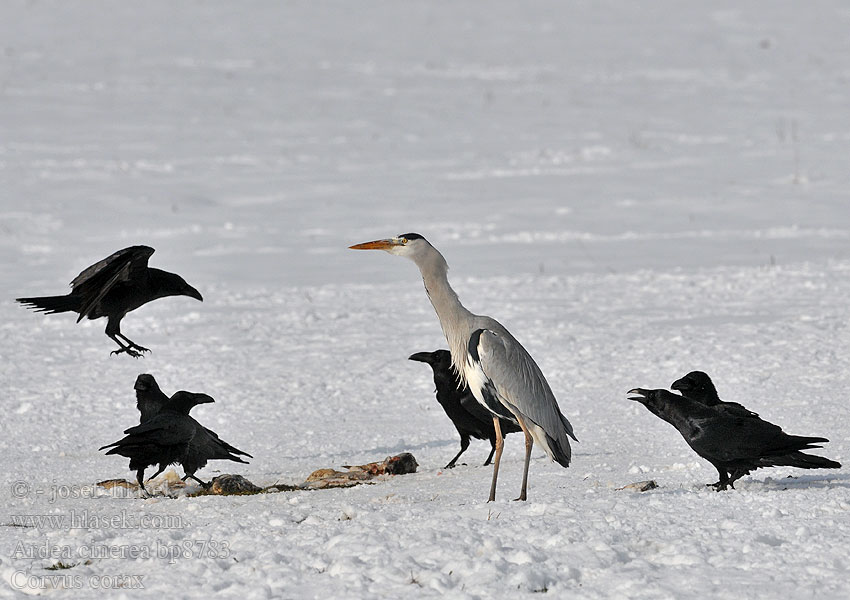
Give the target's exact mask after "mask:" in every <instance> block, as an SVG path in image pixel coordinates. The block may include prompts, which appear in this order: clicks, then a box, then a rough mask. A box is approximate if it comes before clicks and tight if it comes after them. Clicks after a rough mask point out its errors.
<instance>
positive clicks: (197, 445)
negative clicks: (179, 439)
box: [189, 427, 254, 464]
mask: <svg viewBox="0 0 850 600" xmlns="http://www.w3.org/2000/svg"><path fill="white" fill-rule="evenodd" d="M189 452H190V453H193V454H196V455H197V456H198V457H200V458H202V459H203V461H204V462H206V461H207V460H209V459H212V458H220V459H227V460H232V461H235V462H241V463H245V464H248V463H247V461H245V460H242V459H241V458H239V457H238V456H236V455H237V454H241V455H242V456H247V457H248V458H254V457H253V456H251V455H250V454H248V453H247V452H243V451H242V450H239V449H238V448H234V447H233V446H231V445H230V444H228V443H227V442H225V441H223V440H222V439H221V438H219V437H218V434H216V432H214V431H213V430H211V429H207V428H206V427H199V428H198V434H197V435H196V436H195V438H194V439H193V440H192V442H191V444H190V446H189Z"/></svg>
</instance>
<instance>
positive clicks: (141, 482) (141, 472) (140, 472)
mask: <svg viewBox="0 0 850 600" xmlns="http://www.w3.org/2000/svg"><path fill="white" fill-rule="evenodd" d="M136 481H138V482H139V487H140V488H141V490H142V497H143V498H150V494H149V493H148V491H147V490H146V489H145V470H144V469H139V470H138V471H136Z"/></svg>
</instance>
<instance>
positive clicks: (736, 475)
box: [729, 469, 749, 490]
mask: <svg viewBox="0 0 850 600" xmlns="http://www.w3.org/2000/svg"><path fill="white" fill-rule="evenodd" d="M747 473H749V471H747V470H744V469H735V470H734V471H732V473H730V477H729V487H730V488H732V489H733V490H734V489H735V486H734V485H733V484H734V483H735V482H736V481H738V480H739V479H740V478H741V477H743V476H744V475H746V474H747Z"/></svg>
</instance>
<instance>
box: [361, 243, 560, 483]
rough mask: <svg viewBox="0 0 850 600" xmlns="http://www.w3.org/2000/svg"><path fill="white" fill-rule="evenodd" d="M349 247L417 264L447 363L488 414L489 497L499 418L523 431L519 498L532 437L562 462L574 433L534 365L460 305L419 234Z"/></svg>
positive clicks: (503, 332) (438, 257) (500, 329)
mask: <svg viewBox="0 0 850 600" xmlns="http://www.w3.org/2000/svg"><path fill="white" fill-rule="evenodd" d="M352 248H354V249H362V250H386V251H387V252H389V253H390V254H396V255H399V256H404V257H406V258H410V259H411V260H413V261H414V262H415V263H416V265H417V266H418V267H419V270H420V272H421V273H422V280H423V282H424V284H425V291H426V292H427V293H428V298H429V299H430V300H431V304H432V306H433V307H434V311H435V312H436V313H437V318H438V319H439V320H440V326H441V327H442V329H443V333H444V334H445V336H446V341H447V342H448V344H449V351H450V352H451V355H452V365H453V366H454V368H455V370H456V371H457V372H458V373H459V374H460V375H461V377H462V379H463V381H464V382H465V383H466V384H467V385H468V386H469V389H470V391H471V392H472V394H473V395H474V396H475V398H476V400H478V402H480V403H481V404H482V406H484V407H485V408H487V410H489V411H490V412H491V413H492V414H493V417H494V426H495V428H496V433H497V444H496V457H495V460H494V465H493V482H492V485H491V489H490V500H493V499H495V487H496V479H497V477H498V472H499V460H500V458H501V453H502V435H501V432H500V428H499V424H498V419H499V418H500V417H501V418H507V419H510V420H512V421H515V422H517V423H518V424H519V426H520V427H521V428H522V430H523V432H524V433H525V439H526V457H525V470H524V475H523V485H522V490H521V492H520V497H519V499H521V500H525V497H526V487H527V485H526V484H527V475H528V464H529V460H530V457H531V448H532V445H533V442H535V441H536V442H537V443H538V445H540V446H541V447H542V448H543V450H544V451H545V452H546V454H547V455H548V456H549V458H551V459H552V460H553V461H555V462H557V463H558V464H560V465H562V466H564V467H566V466H568V465H569V463H570V455H571V452H570V442H569V439H568V438H569V437H572V438H573V439H576V438H575V435H574V434H573V430H572V426H571V425H570V422H569V421H568V420H567V418H566V417H564V415H563V414H561V411H560V409H559V407H558V403H557V401H556V400H555V395H554V394H553V393H552V390H551V388H550V387H549V384H548V382H547V381H546V378H545V377H544V376H543V373H542V372H541V370H540V367H538V366H537V363H535V362H534V359H533V358H531V355H530V354H529V353H528V352H527V351H526V349H525V348H523V346H522V344H520V343H519V342H518V341H517V340H516V338H514V337H513V336H512V335H511V334H510V332H509V331H508V330H507V329H506V328H505V327H504V326H503V325H502V324H501V323H499V322H498V321H496V320H495V319H492V318H490V317H487V316H483V315H476V314H473V313H472V312H470V311H469V310H467V309H466V308H465V307H464V306H463V305H462V304H461V302H460V300H459V299H458V297H457V294H456V293H455V291H454V290H453V289H452V287H451V286H450V285H449V281H448V264H447V263H446V261H445V259H444V258H443V256H442V254H440V253H439V252H438V251H437V249H436V248H434V247H433V246H432V245H431V244H430V243H428V241H427V240H426V239H425V238H423V237H422V236H420V235H418V234H412V233H410V234H404V235H401V236H398V237H396V238H391V239H387V240H378V241H375V242H367V243H365V244H358V245H356V246H352Z"/></svg>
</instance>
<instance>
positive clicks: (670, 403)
mask: <svg viewBox="0 0 850 600" xmlns="http://www.w3.org/2000/svg"><path fill="white" fill-rule="evenodd" d="M628 393H629V394H634V395H635V396H633V397H630V398H629V399H630V400H635V401H637V402H640V403H641V404H643V405H644V406H645V407H646V408H647V409H648V410H649V411H650V412H651V413H652V414H654V415H655V416H657V417H660V418H661V419H664V420H665V421H667V422H668V423H670V424H671V425H672V426H673V427H675V428H676V429H677V430H678V431H679V433H680V434H682V437H683V438H685V441H686V442H687V443H688V445H689V446H690V447H691V448H692V449H693V451H694V452H696V453H697V454H699V455H700V456H701V457H702V458H704V459H705V460H707V461H708V462H710V463H711V464H712V465H714V468H715V469H717V472H718V473H719V474H720V480H719V481H718V482H717V483H713V484H709V485H711V486H713V487H714V488H715V489H716V490H718V491H720V490H725V489H726V488H727V486H728V487H731V488H733V489H734V488H735V486H734V485H733V484H734V483H735V481H736V480H737V479H738V478H740V477H742V476H743V475H745V474H747V473H749V472H750V471H752V470H755V469H758V468H760V467H772V466H790V467H799V468H801V469H838V468H840V467H841V465H840V464H839V463H837V462H834V461H831V460H829V459H827V458H823V457H821V456H814V455H812V454H804V453H803V452H800V450H809V449H812V448H820V447H821V446H818V445H816V444H820V443H823V442H828V441H829V440H827V439H826V438H820V437H804V436H797V435H788V434H787V433H785V432H783V431H782V429H781V428H780V427H779V426H777V425H774V424H773V423H768V422H767V421H764V420H762V419H760V418H758V417H754V416H740V415H734V414H731V413H730V412H729V411H726V410H723V408H722V407H720V408H718V407H717V406H706V405H704V404H702V403H700V402H697V401H696V400H691V399H689V398H686V397H684V396H679V395H678V394H674V393H672V392H669V391H667V390H646V389H642V388H636V389H633V390H629V392H628ZM730 475H731V476H730Z"/></svg>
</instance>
